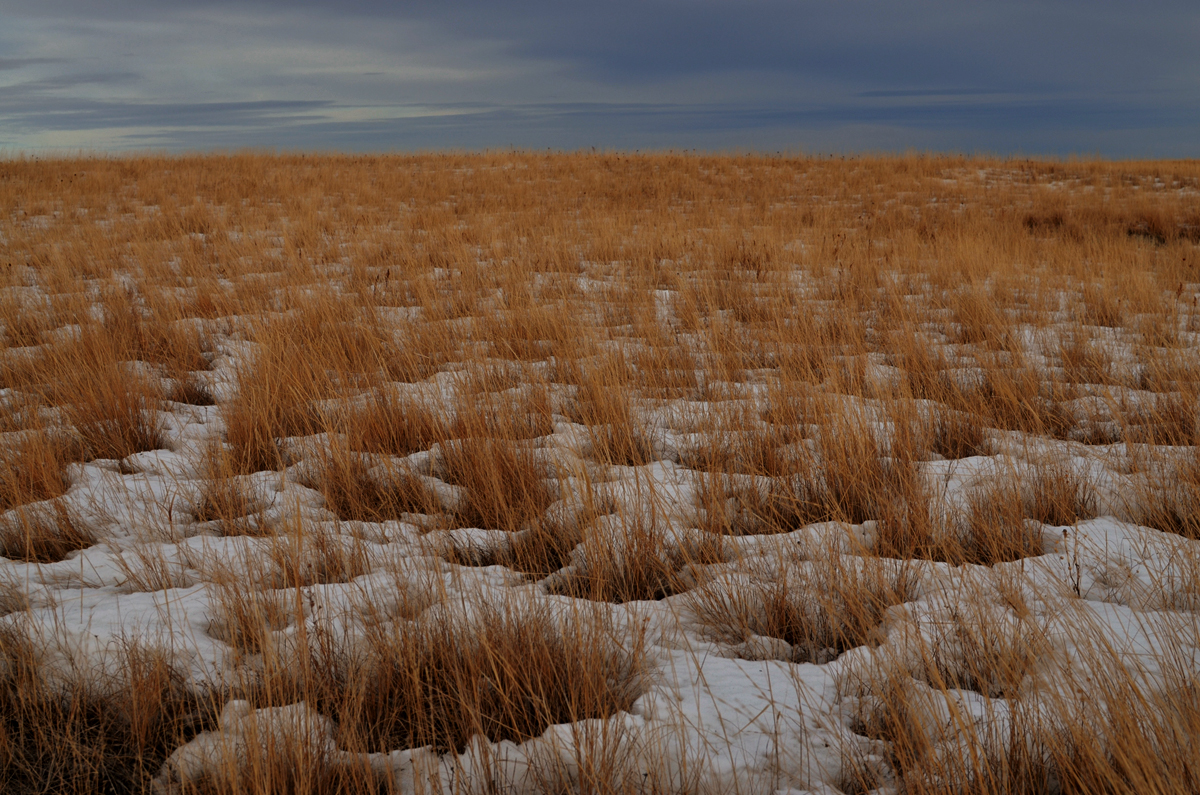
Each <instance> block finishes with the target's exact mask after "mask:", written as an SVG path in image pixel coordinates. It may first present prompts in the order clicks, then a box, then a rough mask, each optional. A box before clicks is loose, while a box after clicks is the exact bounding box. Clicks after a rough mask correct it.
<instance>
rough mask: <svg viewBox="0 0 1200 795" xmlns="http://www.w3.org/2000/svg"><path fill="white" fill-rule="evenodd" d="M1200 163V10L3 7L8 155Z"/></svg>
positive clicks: (1099, 0)
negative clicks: (823, 156)
mask: <svg viewBox="0 0 1200 795" xmlns="http://www.w3.org/2000/svg"><path fill="white" fill-rule="evenodd" d="M506 146H519V147H553V148H556V149H564V148H565V149H575V148H583V147H591V146H595V147H598V148H602V149H636V148H656V149H658V148H669V147H673V148H699V149H707V150H729V149H734V150H748V149H755V150H767V151H775V150H788V151H797V150H799V151H807V152H853V151H864V150H884V151H898V150H904V149H909V148H916V149H936V150H956V151H965V152H973V151H988V152H999V153H1017V152H1022V153H1029V154H1070V153H1078V154H1096V153H1099V154H1103V155H1108V156H1116V157H1128V156H1154V157H1198V156H1200V0H1178V2H1176V1H1175V0H1161V1H1160V0H1142V2H1109V0H1041V2H998V1H997V2H980V1H979V0H975V1H974V2H972V1H971V0H908V1H907V2H879V1H876V0H863V1H862V2H856V1H855V0H829V1H828V2H799V1H792V2H783V1H782V0H738V1H736V2H735V1H733V0H726V1H720V0H632V1H630V0H598V1H597V0H593V2H588V3H576V2H569V0H557V1H555V0H544V1H542V0H531V1H530V2H498V1H494V2H452V1H450V0H446V1H444V2H433V1H430V2H423V1H422V0H408V1H407V2H382V0H344V1H343V2H318V0H308V1H307V2H305V1H303V0H301V1H300V2H285V1H284V0H258V1H257V2H255V1H254V0H249V1H245V0H244V1H243V2H236V3H234V2H210V1H209V0H193V1H192V2H179V1H177V0H39V2H25V1H24V0H0V149H3V150H5V151H7V152H9V153H12V152H16V151H26V152H32V151H38V150H42V151H46V150H60V151H61V150H64V149H65V150H73V149H88V150H125V149H169V150H211V149H234V148H241V147H272V148H278V149H309V150H312V149H320V150H329V149H337V150H375V151H390V150H411V149H433V148H472V149H475V148H483V147H506Z"/></svg>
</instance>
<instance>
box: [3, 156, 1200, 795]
mask: <svg viewBox="0 0 1200 795" xmlns="http://www.w3.org/2000/svg"><path fill="white" fill-rule="evenodd" d="M0 342H2V349H0V791H3V792H5V793H93V792H95V793H142V792H147V793H150V792H152V793H180V794H181V795H182V794H184V793H186V794H188V795H209V794H212V795H216V794H218V793H219V794H222V795H232V794H233V793H261V794H263V795H266V793H293V794H294V795H307V794H310V793H311V794H312V795H323V794H324V793H346V794H349V793H393V792H394V793H413V794H414V795H417V794H420V795H424V794H425V793H429V794H430V795H434V794H438V793H455V794H458V793H462V794H463V795H468V794H473V793H480V794H481V795H482V794H483V793H488V794H489V795H490V794H491V793H513V794H514V795H534V794H535V793H536V794H539V795H566V794H567V793H580V795H609V794H612V795H618V794H619V795H633V793H654V794H655V795H673V794H674V793H689V794H690V793H695V794H696V795H710V794H711V795H721V794H724V793H737V794H738V795H753V794H755V793H788V794H789V795H800V793H806V792H807V793H814V795H815V794H817V793H820V794H821V795H832V794H833V793H845V795H859V794H860V793H868V792H876V793H881V794H883V793H917V794H920V795H924V794H926V793H980V794H981V795H982V794H988V795H992V794H994V795H1009V794H1011V795H1023V794H1025V793H1028V795H1036V794H1041V793H1047V794H1049V793H1114V794H1115V793H1161V794H1162V795H1167V794H1168V793H1186V792H1200V740H1198V739H1197V738H1200V673H1198V671H1200V453H1198V450H1200V426H1198V424H1197V409H1198V402H1197V401H1198V395H1200V162H1197V161H1179V162H1166V161H1155V162H1109V161H1099V160H1078V161H1074V160H1072V161H1066V160H1063V161H1048V160H1015V159H988V158H967V157H951V156H933V155H928V156H921V155H911V156H896V157H882V156H881V157H861V158H851V159H835V158H828V157H799V156H797V157H783V156H777V157H765V156H749V155H747V156H734V155H727V156H715V155H714V156H709V155H699V154H686V153H659V154H616V153H544V154H543V153H534V152H520V151H500V152H491V153H477V154H465V153H463V154H419V155H390V156H343V155H332V154H331V155H275V154H261V153H244V154H230V155H206V156H178V157H168V156H137V157H113V158H103V157H80V158H76V159H66V158H63V159H34V158H29V157H24V158H22V157H16V158H9V159H5V160H0Z"/></svg>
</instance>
